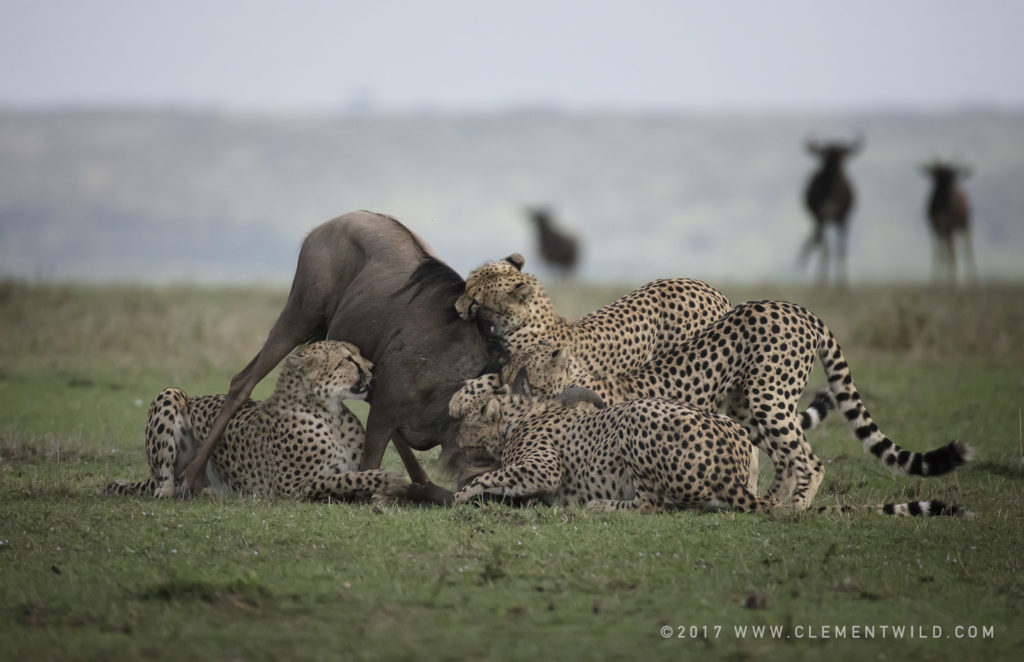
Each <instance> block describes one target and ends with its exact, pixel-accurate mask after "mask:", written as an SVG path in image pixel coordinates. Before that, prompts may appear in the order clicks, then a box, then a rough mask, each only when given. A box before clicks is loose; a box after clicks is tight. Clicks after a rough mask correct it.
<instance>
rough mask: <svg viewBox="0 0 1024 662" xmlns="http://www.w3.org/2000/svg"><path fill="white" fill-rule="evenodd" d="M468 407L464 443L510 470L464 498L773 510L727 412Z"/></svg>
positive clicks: (492, 402) (588, 404)
mask: <svg viewBox="0 0 1024 662" xmlns="http://www.w3.org/2000/svg"><path fill="white" fill-rule="evenodd" d="M591 395H593V394H591ZM454 404H455V403H453V405H454ZM469 404H470V403H469V401H468V400H466V401H463V402H462V403H461V404H460V405H456V406H455V410H456V411H457V412H459V413H464V419H463V422H462V427H461V428H460V433H459V443H460V444H461V445H464V446H478V445H479V446H484V447H485V448H486V449H487V451H488V452H490V453H492V454H494V455H495V456H497V457H500V458H501V463H502V467H501V468H500V469H497V470H495V471H491V472H488V473H485V474H482V475H478V476H476V477H474V478H473V479H472V480H470V481H469V482H468V483H467V484H466V485H465V486H464V487H463V488H462V489H460V490H459V491H458V492H457V493H456V495H455V503H457V504H459V503H467V502H468V501H470V500H471V499H473V498H475V497H477V496H480V495H483V494H494V495H501V496H506V497H518V498H522V497H547V498H549V499H550V500H552V501H553V502H554V503H556V504H559V505H569V504H573V503H584V504H586V505H587V507H588V508H590V509H594V510H601V511H611V510H635V511H639V512H641V513H657V512H661V511H663V510H665V509H667V508H672V507H694V506H700V505H703V504H705V503H707V502H709V501H712V500H717V501H722V502H725V503H728V504H729V505H730V506H732V507H733V508H734V509H737V510H741V511H746V512H770V511H771V510H772V509H773V507H772V506H771V505H769V503H768V502H767V501H765V500H764V499H759V498H758V497H757V496H755V495H754V494H753V492H751V491H750V490H749V489H748V488H747V486H746V484H745V481H746V475H747V472H748V468H747V462H748V461H749V458H750V454H749V452H748V450H747V449H748V448H749V441H748V439H747V433H746V431H745V430H744V429H743V428H742V427H740V426H739V425H738V424H737V423H735V422H734V421H732V420H730V419H729V418H726V417H725V416H718V415H714V414H711V413H708V412H706V411H700V410H697V409H693V408H691V407H688V406H686V405H683V404H681V403H679V402H674V401H670V400H663V399H660V398H643V399H637V400H630V401H628V402H622V403H619V404H615V405H610V406H608V407H601V406H598V405H595V403H594V400H593V399H585V400H583V401H581V402H567V401H564V400H563V401H559V400H554V399H538V398H535V397H532V396H522V395H515V394H512V395H497V396H492V397H490V398H489V399H488V400H487V401H486V402H485V403H484V404H483V405H482V406H480V407H479V408H478V409H473V410H471V411H468V412H464V411H463V409H461V407H462V406H468V405H469ZM869 508H872V509H874V510H878V511H879V512H882V513H886V514H892V515H959V514H966V513H965V511H963V510H962V509H961V508H960V507H959V506H946V505H945V504H942V503H940V502H935V501H933V502H927V501H926V502H915V503H911V504H887V505H884V506H877V507H869ZM853 509H855V508H846V507H842V508H832V507H829V508H822V509H820V511H825V512H828V511H835V510H842V511H846V510H853Z"/></svg>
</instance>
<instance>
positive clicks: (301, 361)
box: [285, 345, 320, 381]
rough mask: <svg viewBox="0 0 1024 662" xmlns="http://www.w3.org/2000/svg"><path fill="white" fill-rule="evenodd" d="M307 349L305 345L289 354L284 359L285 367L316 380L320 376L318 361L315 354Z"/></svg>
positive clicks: (310, 379)
mask: <svg viewBox="0 0 1024 662" xmlns="http://www.w3.org/2000/svg"><path fill="white" fill-rule="evenodd" d="M308 350H309V345H305V346H303V347H300V348H299V349H297V350H295V351H294V352H292V353H291V354H289V355H288V357H287V358H286V359H285V367H287V368H289V369H291V370H294V371H295V372H297V373H299V374H301V375H302V376H303V377H305V378H306V379H307V380H309V381H316V380H317V379H319V376H320V375H319V370H317V366H318V364H319V363H320V362H319V361H318V360H317V356H316V354H315V353H314V352H311V351H308Z"/></svg>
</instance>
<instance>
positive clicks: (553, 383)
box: [503, 301, 972, 509]
mask: <svg viewBox="0 0 1024 662" xmlns="http://www.w3.org/2000/svg"><path fill="white" fill-rule="evenodd" d="M815 357H818V358H819V359H820V360H821V362H822V364H823V366H824V368H825V372H826V374H827V377H828V382H829V388H830V390H831V393H832V396H833V397H834V398H835V401H836V402H837V403H838V407H839V409H840V410H841V411H842V412H843V414H844V416H845V417H846V419H847V421H848V423H849V425H850V429H851V430H852V431H853V433H854V434H855V435H856V437H857V438H858V439H860V440H861V442H862V444H863V448H864V450H865V452H870V453H872V454H873V455H875V456H876V457H878V459H879V460H880V461H881V462H882V464H883V465H885V466H886V467H888V468H889V469H890V470H892V471H893V472H895V473H900V474H911V475H917V476H938V475H941V474H944V473H947V472H949V471H952V470H953V469H955V468H957V467H958V466H960V465H962V464H964V463H965V462H967V461H968V460H970V458H971V454H972V451H971V448H970V446H968V445H967V444H964V443H962V442H960V441H953V442H950V443H949V444H947V445H945V446H942V447H940V448H938V449H935V450H932V451H929V452H927V453H918V452H912V451H907V450H903V449H901V448H900V447H899V446H897V445H896V444H895V443H893V442H892V440H891V439H889V438H888V437H886V436H885V435H884V434H882V432H881V430H879V429H878V425H876V424H875V422H874V421H873V420H872V419H871V416H870V415H869V414H868V411H867V409H866V408H865V407H864V403H863V402H862V401H861V398H860V394H859V393H858V392H857V389H856V387H855V385H854V383H853V377H852V376H851V375H850V370H849V366H848V365H847V363H846V359H845V357H844V356H843V352H842V350H840V348H839V344H838V343H837V342H836V339H835V337H834V336H833V335H832V332H831V331H830V330H829V328H828V327H827V326H826V325H825V323H824V322H822V321H821V320H820V319H819V318H818V317H817V316H815V315H814V314H812V313H811V312H810V311H808V310H807V309H806V308H804V307H802V306H798V305H796V304H792V303H786V302H780V301H753V302H747V303H743V304H740V305H738V306H736V307H735V308H733V309H732V310H731V311H729V313H727V314H726V315H725V316H724V317H722V318H721V319H720V320H718V321H717V322H715V323H714V324H711V325H710V326H708V327H707V328H705V329H704V330H702V331H700V332H698V333H697V334H696V335H694V336H693V337H692V338H690V339H689V340H687V341H685V342H683V343H680V344H679V345H677V346H676V347H674V348H672V349H671V350H669V351H666V352H664V353H662V354H661V355H659V356H658V357H656V358H655V359H654V360H653V361H651V362H649V363H648V364H647V365H646V366H644V367H643V368H642V369H640V370H635V371H633V372H631V373H629V374H627V375H616V376H610V377H608V376H601V375H594V374H589V373H587V372H586V371H585V370H581V369H579V368H578V367H576V368H574V367H573V365H572V364H573V361H574V359H573V357H572V356H571V348H566V347H555V348H552V347H551V346H550V345H536V346H534V348H532V349H527V350H524V351H520V352H519V354H517V355H516V356H514V357H513V360H512V362H511V363H509V364H508V365H506V366H505V368H504V371H503V376H504V379H505V381H506V382H511V381H512V380H514V379H515V378H517V377H518V376H519V373H520V372H524V373H525V377H526V380H527V381H528V382H529V384H530V385H531V387H532V388H533V390H534V392H540V393H547V394H555V393H559V392H561V391H562V390H564V389H565V388H566V387H568V386H570V385H571V386H582V387H587V388H590V389H593V390H594V391H595V392H596V393H597V394H598V395H600V396H601V398H603V399H604V400H605V401H606V402H609V403H616V402H624V401H626V400H631V399H636V398H650V397H657V398H668V399H670V400H677V401H680V402H682V403H684V404H688V405H691V406H693V407H694V408H696V409H699V410H703V411H717V410H718V409H719V408H720V407H722V406H723V405H725V406H726V408H727V410H728V411H729V413H730V416H731V417H733V418H734V419H735V420H737V421H738V422H739V423H741V424H742V425H743V426H744V427H745V428H746V429H747V432H748V433H749V434H750V438H751V439H752V440H753V442H754V443H755V444H756V445H757V446H758V447H759V448H761V449H762V450H764V451H765V452H766V453H767V454H768V455H769V457H771V458H772V461H773V462H774V464H775V480H774V481H773V484H772V487H771V489H770V490H769V493H768V495H769V498H770V499H771V500H772V502H773V503H777V504H789V505H792V506H794V507H796V508H797V509H805V508H807V507H808V506H809V505H810V502H811V500H812V499H813V498H814V495H815V493H816V492H817V490H818V487H819V486H820V483H821V480H822V477H823V475H824V469H823V467H822V463H821V460H819V459H818V458H817V457H816V456H815V455H814V453H813V452H812V451H811V448H810V446H809V445H808V444H807V441H806V439H805V438H804V434H803V429H802V428H804V427H806V426H805V425H803V424H802V421H801V420H800V417H799V416H798V410H797V401H798V399H799V398H800V395H801V393H802V392H803V390H804V388H805V386H806V384H807V378H808V376H809V375H810V372H811V368H812V367H813V364H814V359H815Z"/></svg>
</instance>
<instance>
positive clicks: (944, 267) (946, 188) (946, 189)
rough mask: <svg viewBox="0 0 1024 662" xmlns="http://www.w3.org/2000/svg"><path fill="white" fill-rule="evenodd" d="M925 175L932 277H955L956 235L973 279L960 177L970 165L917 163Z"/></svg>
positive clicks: (967, 214) (968, 217) (967, 207)
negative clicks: (932, 245) (928, 190)
mask: <svg viewBox="0 0 1024 662" xmlns="http://www.w3.org/2000/svg"><path fill="white" fill-rule="evenodd" d="M921 170H922V172H924V174H925V176H927V177H930V178H931V180H932V192H931V195H929V196H928V204H927V206H926V208H925V212H926V213H927V215H928V221H929V223H930V224H931V227H932V236H933V238H934V241H935V252H934V259H933V262H932V277H933V279H935V280H940V279H942V278H943V277H944V278H945V279H946V280H948V281H949V282H954V281H956V246H955V243H956V239H957V237H960V238H961V243H962V246H963V251H964V261H965V263H966V264H965V272H966V274H967V276H968V277H969V278H970V279H972V280H974V279H977V273H976V271H975V267H974V253H973V250H972V249H971V233H970V222H971V209H970V205H969V204H968V203H967V194H966V193H964V189H963V187H962V186H961V185H960V181H961V180H963V179H965V178H967V177H969V176H970V175H971V169H970V168H969V167H967V166H964V165H956V164H953V163H950V162H946V161H940V160H938V159H935V160H934V161H932V162H931V163H925V164H923V165H922V166H921Z"/></svg>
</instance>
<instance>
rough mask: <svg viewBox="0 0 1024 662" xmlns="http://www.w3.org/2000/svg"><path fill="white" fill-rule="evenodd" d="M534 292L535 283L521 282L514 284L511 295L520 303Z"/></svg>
mask: <svg viewBox="0 0 1024 662" xmlns="http://www.w3.org/2000/svg"><path fill="white" fill-rule="evenodd" d="M532 294H533V285H531V284H530V283H527V282H519V283H516V284H515V285H513V286H512V289H511V290H510V291H509V295H510V296H511V297H512V298H513V299H515V300H517V301H519V302H520V303H521V302H523V301H526V300H527V299H528V298H530V295H532Z"/></svg>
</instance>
